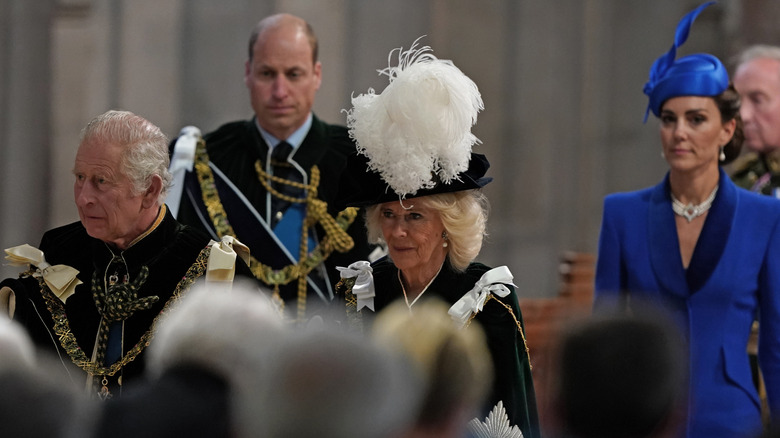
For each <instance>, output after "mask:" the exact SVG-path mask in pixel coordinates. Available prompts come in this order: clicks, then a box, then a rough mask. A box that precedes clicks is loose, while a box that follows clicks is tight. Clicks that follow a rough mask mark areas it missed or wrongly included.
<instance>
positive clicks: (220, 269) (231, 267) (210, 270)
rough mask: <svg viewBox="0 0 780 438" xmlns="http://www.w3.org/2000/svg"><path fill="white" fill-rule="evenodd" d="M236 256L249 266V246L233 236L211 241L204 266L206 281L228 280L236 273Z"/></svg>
mask: <svg viewBox="0 0 780 438" xmlns="http://www.w3.org/2000/svg"><path fill="white" fill-rule="evenodd" d="M236 256H238V257H241V259H242V260H244V262H245V263H246V264H247V266H249V248H247V247H246V246H245V245H244V244H243V243H241V242H239V241H238V239H236V238H235V237H233V236H223V237H222V240H221V241H219V242H215V241H213V240H212V241H211V253H210V254H209V261H208V265H207V268H206V282H207V283H212V282H230V281H233V277H234V276H235V273H236Z"/></svg>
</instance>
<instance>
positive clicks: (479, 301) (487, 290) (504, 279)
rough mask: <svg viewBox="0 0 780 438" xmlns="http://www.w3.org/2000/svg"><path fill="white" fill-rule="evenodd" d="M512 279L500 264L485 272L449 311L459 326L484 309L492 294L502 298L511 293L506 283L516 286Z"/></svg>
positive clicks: (507, 270) (506, 269) (510, 274)
mask: <svg viewBox="0 0 780 438" xmlns="http://www.w3.org/2000/svg"><path fill="white" fill-rule="evenodd" d="M512 280H514V277H513V276H512V273H511V272H509V268H507V267H506V266H499V267H497V268H493V269H491V270H489V271H487V272H485V273H484V274H483V275H482V278H480V279H479V280H478V281H477V282H476V283H475V284H474V288H473V289H471V290H470V291H468V292H466V294H465V295H463V297H462V298H461V299H459V300H458V301H456V302H455V304H453V305H452V307H450V310H449V311H448V312H447V313H449V314H450V316H451V317H452V319H453V321H455V323H457V324H458V325H459V327H463V326H465V325H466V323H467V322H468V321H469V318H470V317H471V315H472V314H473V313H479V312H481V311H482V307H483V306H484V305H485V301H486V300H487V298H488V296H489V295H490V294H494V295H497V296H499V297H502V298H503V297H505V296H507V295H509V288H508V287H506V285H507V284H509V285H512V286H515V285H514V284H513V283H512ZM515 287H517V286H515Z"/></svg>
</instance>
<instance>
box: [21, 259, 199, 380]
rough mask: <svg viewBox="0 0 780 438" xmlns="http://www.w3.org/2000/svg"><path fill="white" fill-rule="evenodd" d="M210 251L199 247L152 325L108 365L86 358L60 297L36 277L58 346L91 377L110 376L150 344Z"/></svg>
mask: <svg viewBox="0 0 780 438" xmlns="http://www.w3.org/2000/svg"><path fill="white" fill-rule="evenodd" d="M210 253H211V247H210V246H207V247H206V248H204V249H203V250H201V252H200V254H199V255H198V258H197V259H196V261H195V263H193V264H192V266H190V268H189V269H188V270H187V273H186V274H185V275H184V278H182V279H181V281H179V283H178V284H177V285H176V289H174V291H173V295H171V298H170V299H168V301H167V302H166V303H165V305H164V306H163V309H162V310H161V311H160V313H159V314H158V315H157V316H156V317H155V318H154V320H153V321H152V325H151V326H150V327H149V329H148V330H147V331H146V333H144V334H143V336H141V339H140V340H139V341H138V343H137V344H135V346H133V348H131V349H130V350H129V351H128V352H127V353H126V354H125V355H124V356H122V358H121V359H120V360H118V361H117V362H114V363H113V364H112V365H111V366H108V367H106V366H101V365H98V364H97V363H95V362H92V361H91V360H89V359H88V358H87V355H86V354H85V353H84V351H83V350H82V349H81V347H80V346H79V344H78V341H77V340H76V336H75V335H74V334H73V332H72V331H71V329H70V323H69V322H68V316H67V315H66V314H65V306H63V302H62V300H60V299H59V298H58V297H57V296H56V295H54V293H52V291H51V290H50V289H49V287H48V286H47V285H46V282H45V281H44V280H43V277H42V276H39V277H38V284H39V285H40V287H41V295H42V296H43V298H44V300H45V301H46V308H47V309H48V310H49V313H51V316H52V321H53V322H54V333H55V334H56V335H57V337H59V340H60V345H62V348H63V349H64V350H65V352H66V353H68V356H70V359H71V360H72V361H73V363H74V364H76V365H77V366H78V367H79V368H81V369H82V370H84V371H85V372H86V373H87V374H89V375H90V376H93V377H94V376H113V375H114V374H116V373H117V372H118V371H119V370H121V369H122V368H123V367H124V366H125V365H127V364H129V363H130V362H132V361H133V360H135V358H136V357H138V355H139V354H141V352H142V351H143V350H144V349H145V348H146V347H147V346H148V345H149V343H150V342H151V340H152V337H153V336H154V332H155V328H156V327H157V324H158V322H159V319H160V317H161V316H162V315H164V314H165V313H166V312H167V311H168V310H169V308H170V306H171V305H172V304H173V303H175V302H176V301H178V300H179V298H180V297H181V295H182V294H183V293H184V292H186V291H187V290H188V289H189V288H190V286H191V285H192V283H194V282H195V280H196V279H197V278H198V277H201V276H202V275H203V274H204V273H205V272H206V266H207V265H208V260H209V254H210ZM34 272H35V270H29V271H27V272H24V273H22V276H25V277H29V276H32V275H33V273H34Z"/></svg>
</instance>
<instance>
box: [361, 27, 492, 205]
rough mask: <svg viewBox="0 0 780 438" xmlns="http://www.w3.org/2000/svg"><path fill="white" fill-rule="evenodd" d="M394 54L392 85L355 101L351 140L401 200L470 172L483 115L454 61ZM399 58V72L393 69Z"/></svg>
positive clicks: (414, 52) (420, 51)
mask: <svg viewBox="0 0 780 438" xmlns="http://www.w3.org/2000/svg"><path fill="white" fill-rule="evenodd" d="M418 41H419V38H418V39H417V40H416V41H415V42H414V43H413V44H412V47H411V48H410V49H409V50H407V51H405V52H404V51H403V49H402V48H398V49H394V50H392V51H391V52H390V55H389V56H388V64H390V66H388V67H387V68H385V69H383V70H379V73H380V75H386V76H387V77H388V79H389V81H390V84H389V85H388V86H387V88H385V90H384V91H382V93H381V94H376V93H375V92H374V90H373V89H369V90H368V93H366V94H361V95H359V96H357V97H353V98H352V109H351V110H349V111H348V112H347V126H348V127H349V131H350V136H351V137H352V138H353V139H354V140H355V141H356V142H357V150H358V153H360V154H363V155H365V156H366V157H367V158H368V160H369V168H370V169H371V170H373V171H375V172H379V174H380V176H381V177H382V179H383V180H384V181H385V182H386V183H387V184H388V185H389V186H390V187H391V188H392V189H393V190H394V191H395V192H396V193H397V194H398V195H399V196H401V197H402V198H404V197H406V196H407V195H414V194H416V193H417V191H418V190H420V189H426V188H432V187H433V186H434V185H435V184H436V182H437V180H438V181H442V182H443V183H445V184H448V183H450V182H451V181H453V180H455V179H457V178H458V174H459V173H461V172H464V171H465V170H466V169H468V163H469V159H470V157H471V148H472V146H473V145H474V144H476V143H479V139H478V138H477V137H475V136H474V135H473V134H472V133H471V126H472V125H474V124H475V123H476V121H477V114H478V113H479V111H480V110H482V109H483V108H484V106H483V103H482V97H481V96H480V93H479V89H478V88H477V85H476V84H475V83H474V81H472V80H471V79H469V77H468V76H466V75H465V74H463V72H462V71H461V70H460V69H459V68H457V67H456V66H455V65H454V64H453V63H452V61H449V60H442V59H438V58H436V57H435V56H434V55H433V54H432V53H431V52H432V50H431V48H430V47H429V46H422V47H419V48H418V47H417V43H418ZM396 51H398V65H397V66H395V67H394V66H392V65H391V62H392V57H393V53H395V52H396Z"/></svg>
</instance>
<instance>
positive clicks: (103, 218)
mask: <svg viewBox="0 0 780 438" xmlns="http://www.w3.org/2000/svg"><path fill="white" fill-rule="evenodd" d="M73 173H74V175H75V184H74V186H73V191H74V197H75V202H76V206H77V208H78V213H79V218H80V221H79V222H74V223H72V224H69V225H65V226H61V227H59V228H55V229H52V230H49V231H47V232H46V233H45V234H44V235H43V239H42V240H41V243H40V246H39V248H40V250H38V249H36V248H34V247H32V246H29V245H21V246H17V247H14V248H9V249H6V253H7V254H8V257H7V258H8V259H10V260H11V261H12V263H14V264H18V265H21V266H27V267H29V269H28V270H27V271H25V272H23V273H22V274H20V276H19V278H18V279H6V280H4V281H2V282H1V283H0V298H2V300H0V307H2V308H5V309H4V310H7V311H8V312H9V313H10V314H11V315H12V316H13V318H14V319H15V320H17V321H19V322H20V323H21V324H22V325H24V326H25V327H26V328H27V330H28V332H29V333H30V335H31V336H32V338H33V339H34V340H35V342H36V343H37V344H38V345H39V346H40V347H41V348H43V349H45V350H48V351H52V352H56V353H57V355H58V357H59V359H60V361H61V362H62V364H63V366H64V367H65V370H66V371H67V375H68V376H69V377H70V379H71V380H72V381H74V382H79V381H81V379H83V378H86V381H87V385H88V388H90V389H91V392H92V393H93V394H99V395H100V396H102V397H104V398H107V397H109V396H111V395H115V394H118V393H119V390H120V389H121V385H123V384H125V385H126V384H127V383H128V381H131V380H133V379H134V378H136V377H138V376H140V374H141V373H142V371H143V366H144V364H143V362H144V361H143V353H144V351H145V347H146V346H147V345H148V344H149V342H150V341H151V339H152V337H153V334H154V333H153V331H154V324H155V323H156V321H157V320H158V317H159V316H160V315H162V314H163V313H164V312H165V311H166V310H167V309H169V308H170V307H171V305H172V304H173V303H175V301H176V300H177V298H179V297H180V296H181V295H183V294H184V293H185V292H186V291H187V290H188V289H189V287H190V285H191V284H192V283H193V282H194V281H195V280H196V279H197V278H199V277H201V276H202V275H203V274H204V273H206V270H207V266H208V261H209V256H210V255H211V249H210V248H211V247H210V245H209V243H210V240H209V238H208V236H207V235H206V234H205V233H202V232H201V231H199V230H196V229H194V228H191V227H187V226H185V225H182V224H180V223H178V222H176V220H175V219H174V218H173V216H172V215H171V214H170V212H168V210H167V208H166V206H165V204H163V199H165V195H166V193H167V190H168V188H169V187H170V183H171V175H170V173H169V172H168V139H167V138H166V136H165V135H164V134H163V133H162V132H161V131H160V129H159V128H158V127H156V126H154V125H153V124H152V123H150V122H149V121H147V120H146V119H144V118H142V117H139V116H137V115H135V114H133V113H130V112H126V111H109V112H107V113H105V114H102V115H100V116H98V117H96V118H95V119H93V120H92V121H91V122H90V123H89V124H88V125H87V126H86V127H85V128H84V130H83V131H82V133H81V141H80V143H79V148H78V152H77V154H76V160H75V165H74V167H73ZM215 254H216V253H215ZM74 365H75V367H74ZM82 371H83V373H82ZM128 379H129V380H128Z"/></svg>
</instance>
